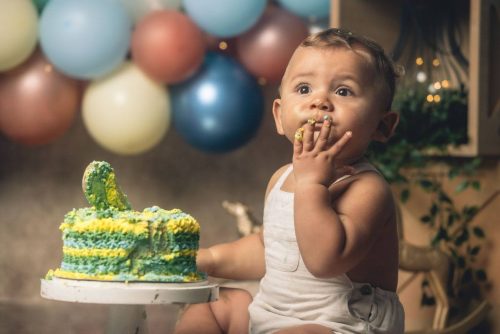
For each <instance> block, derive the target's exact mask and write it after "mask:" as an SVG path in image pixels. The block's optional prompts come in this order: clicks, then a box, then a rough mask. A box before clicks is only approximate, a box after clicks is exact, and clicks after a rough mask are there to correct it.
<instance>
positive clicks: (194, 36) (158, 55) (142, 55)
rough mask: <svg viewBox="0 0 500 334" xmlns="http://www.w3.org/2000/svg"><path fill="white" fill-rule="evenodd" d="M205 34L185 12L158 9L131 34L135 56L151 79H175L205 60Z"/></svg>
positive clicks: (164, 81) (193, 70)
mask: <svg viewBox="0 0 500 334" xmlns="http://www.w3.org/2000/svg"><path fill="white" fill-rule="evenodd" d="M205 43H206V42H205V38H204V35H203V33H202V32H201V30H200V29H199V28H198V27H197V26H196V25H195V24H194V22H193V21H192V20H191V19H190V18H189V17H187V16H186V15H184V14H182V13H180V12H177V11H175V10H158V11H154V12H152V13H151V14H148V15H147V16H145V17H144V19H142V20H141V21H140V22H139V24H138V25H137V27H136V29H135V31H134V33H133V34H132V46H131V49H132V59H133V60H134V62H135V63H136V64H137V65H138V66H139V67H140V68H141V69H142V70H143V71H144V72H145V73H146V74H147V75H149V76H150V77H151V78H152V79H154V80H156V81H158V82H162V83H175V82H179V81H182V80H184V79H186V78H187V77H189V76H190V75H192V74H193V73H194V72H196V70H197V69H198V67H199V66H200V65H201V63H202V62H203V56H204V54H205Z"/></svg>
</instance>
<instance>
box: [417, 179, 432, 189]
mask: <svg viewBox="0 0 500 334" xmlns="http://www.w3.org/2000/svg"><path fill="white" fill-rule="evenodd" d="M419 184H420V186H421V187H422V189H424V190H425V191H431V190H432V188H433V186H434V183H433V182H432V181H430V180H426V179H422V180H420V182H419Z"/></svg>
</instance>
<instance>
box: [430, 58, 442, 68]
mask: <svg viewBox="0 0 500 334" xmlns="http://www.w3.org/2000/svg"><path fill="white" fill-rule="evenodd" d="M440 64H441V62H440V61H439V59H437V58H434V59H433V60H432V65H433V66H434V67H438V66H439V65H440Z"/></svg>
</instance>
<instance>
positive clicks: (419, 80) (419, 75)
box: [416, 71, 427, 83]
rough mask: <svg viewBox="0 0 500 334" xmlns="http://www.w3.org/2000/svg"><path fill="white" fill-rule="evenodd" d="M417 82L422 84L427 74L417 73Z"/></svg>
mask: <svg viewBox="0 0 500 334" xmlns="http://www.w3.org/2000/svg"><path fill="white" fill-rule="evenodd" d="M416 78H417V81H418V82H420V83H422V82H425V81H426V80H427V74H425V72H424V71H419V72H418V73H417V77H416Z"/></svg>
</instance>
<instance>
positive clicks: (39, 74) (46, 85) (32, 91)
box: [0, 50, 81, 146]
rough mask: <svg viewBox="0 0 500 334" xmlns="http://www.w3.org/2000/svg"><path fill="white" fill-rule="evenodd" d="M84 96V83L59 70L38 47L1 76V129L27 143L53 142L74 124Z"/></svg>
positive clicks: (12, 137)
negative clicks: (82, 90)
mask: <svg viewBox="0 0 500 334" xmlns="http://www.w3.org/2000/svg"><path fill="white" fill-rule="evenodd" d="M80 97H81V82H79V81H77V80H74V79H71V78H68V77H66V76H64V75H63V74H61V73H59V72H57V71H56V69H55V68H54V67H53V66H52V64H50V63H49V62H48V60H47V59H46V58H45V57H44V55H43V54H42V52H41V51H39V50H37V51H35V52H34V54H33V55H32V56H31V57H30V58H29V59H28V61H26V62H25V63H23V64H22V65H20V66H18V67H16V68H15V69H13V70H11V71H8V72H6V73H4V74H3V75H1V76H0V127H1V129H0V130H1V131H2V132H3V133H4V134H5V135H6V136H7V137H8V138H10V139H12V140H14V141H17V142H20V143H22V144H25V145H33V146H34V145H42V144H47V143H49V142H52V141H54V140H55V139H57V138H58V137H60V136H61V135H63V134H64V133H65V132H66V130H68V128H69V127H70V126H71V124H72V123H73V120H74V119H75V114H76V111H77V109H78V107H79V103H80Z"/></svg>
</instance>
